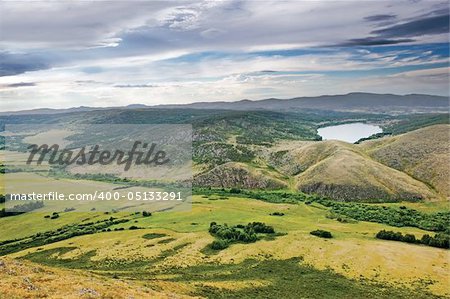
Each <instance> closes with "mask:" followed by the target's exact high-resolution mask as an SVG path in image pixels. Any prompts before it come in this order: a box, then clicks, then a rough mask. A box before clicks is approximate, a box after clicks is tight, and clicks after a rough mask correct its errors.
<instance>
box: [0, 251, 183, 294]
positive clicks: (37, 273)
mask: <svg viewBox="0 0 450 299" xmlns="http://www.w3.org/2000/svg"><path fill="white" fill-rule="evenodd" d="M173 296H174V295H173V294H170V293H162V292H157V291H154V290H152V289H150V288H147V287H142V286H139V285H137V284H135V283H132V282H129V281H127V282H125V281H120V280H117V279H110V278H106V277H104V276H102V277H100V276H98V275H94V274H91V273H89V272H85V271H73V270H71V271H67V270H62V269H57V268H50V267H46V266H43V265H36V264H33V263H29V262H23V261H17V260H12V259H9V258H0V298H1V299H20V298H68V299H75V298H97V297H101V298H173ZM177 296H178V297H181V296H179V295H177Z"/></svg>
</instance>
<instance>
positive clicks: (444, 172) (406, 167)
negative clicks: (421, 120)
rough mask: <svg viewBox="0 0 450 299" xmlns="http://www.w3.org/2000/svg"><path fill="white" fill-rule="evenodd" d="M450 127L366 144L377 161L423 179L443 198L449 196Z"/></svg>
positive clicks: (421, 131)
mask: <svg viewBox="0 0 450 299" xmlns="http://www.w3.org/2000/svg"><path fill="white" fill-rule="evenodd" d="M449 145H450V126H449V125H435V126H430V127H426V128H423V129H419V130H416V131H412V132H408V133H405V134H402V135H398V136H394V137H390V138H383V139H380V140H374V141H369V142H364V143H363V144H362V145H361V148H363V149H364V150H366V151H367V153H368V154H369V155H370V156H371V157H372V158H373V159H375V160H377V161H379V162H381V163H383V164H385V165H387V166H389V167H391V168H395V169H398V170H400V171H403V172H405V173H407V174H409V175H410V176H412V177H414V178H416V179H417V180H420V181H422V182H424V183H426V184H428V185H429V186H431V187H432V188H433V189H435V190H436V191H437V192H438V193H439V194H440V195H442V196H443V197H447V198H448V197H449V196H450V184H449V183H450V182H449V178H450V168H449V165H450V155H449V151H450V148H449Z"/></svg>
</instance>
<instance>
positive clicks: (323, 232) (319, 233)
mask: <svg viewBox="0 0 450 299" xmlns="http://www.w3.org/2000/svg"><path fill="white" fill-rule="evenodd" d="M310 234H311V235H313V236H317V237H320V238H326V239H330V238H333V235H332V234H331V233H330V232H329V231H326V230H321V229H316V230H313V231H312V232H310Z"/></svg>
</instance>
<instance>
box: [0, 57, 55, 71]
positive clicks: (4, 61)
mask: <svg viewBox="0 0 450 299" xmlns="http://www.w3.org/2000/svg"><path fill="white" fill-rule="evenodd" d="M49 67H50V66H49V64H48V63H47V62H45V61H42V60H41V59H40V58H39V57H36V56H34V55H29V54H10V53H7V52H1V53H0V77H2V76H13V75H18V74H22V73H25V72H28V71H38V70H43V69H48V68H49Z"/></svg>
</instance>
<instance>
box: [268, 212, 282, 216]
mask: <svg viewBox="0 0 450 299" xmlns="http://www.w3.org/2000/svg"><path fill="white" fill-rule="evenodd" d="M270 216H284V213H281V212H273V213H271V214H270Z"/></svg>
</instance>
